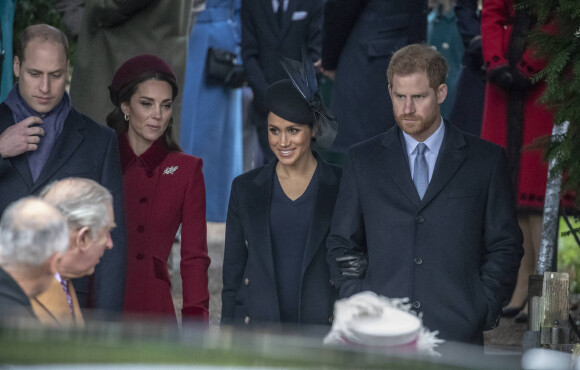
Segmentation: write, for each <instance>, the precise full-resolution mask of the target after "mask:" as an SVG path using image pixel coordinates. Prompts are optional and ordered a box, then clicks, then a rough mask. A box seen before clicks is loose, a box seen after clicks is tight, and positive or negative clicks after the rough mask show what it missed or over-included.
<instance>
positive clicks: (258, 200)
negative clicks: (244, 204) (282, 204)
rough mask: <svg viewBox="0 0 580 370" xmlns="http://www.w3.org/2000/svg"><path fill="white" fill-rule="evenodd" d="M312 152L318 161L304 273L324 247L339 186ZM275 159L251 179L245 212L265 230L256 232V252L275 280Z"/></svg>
mask: <svg viewBox="0 0 580 370" xmlns="http://www.w3.org/2000/svg"><path fill="white" fill-rule="evenodd" d="M313 154H314V156H315V157H316V160H317V161H318V166H319V171H320V174H319V176H320V177H319V185H318V191H317V193H316V200H315V204H314V212H313V216H312V223H311V226H310V231H309V235H308V241H307V244H306V249H305V252H304V259H303V264H302V274H303V275H304V273H305V271H306V269H307V268H308V266H309V265H310V264H311V262H312V260H313V258H314V256H315V255H316V253H317V251H318V249H319V248H322V247H324V244H323V240H324V238H325V236H326V234H327V232H328V228H329V227H330V221H331V218H332V212H333V209H334V202H335V200H336V193H337V188H338V178H337V176H336V175H335V173H334V171H333V170H332V168H331V166H330V165H329V164H328V163H327V162H326V161H325V160H324V159H322V158H321V157H320V156H319V155H318V154H317V153H316V152H313ZM277 163H278V161H277V160H276V159H275V160H273V161H272V162H270V163H268V164H267V165H265V166H264V167H262V169H261V170H259V172H258V174H257V175H256V177H255V178H254V180H253V183H254V184H255V186H256V189H255V190H254V191H252V192H251V194H250V198H249V202H248V204H249V205H250V207H251V209H250V210H249V212H248V213H249V214H252V215H253V216H254V220H253V222H252V223H253V224H254V225H258V227H259V228H260V230H265V232H258V233H257V235H258V237H259V240H258V241H257V242H256V248H258V249H259V253H258V255H260V256H261V257H262V259H263V262H264V265H265V266H266V269H267V271H268V273H269V275H270V278H271V279H272V281H276V274H275V272H274V257H273V255H272V237H271V234H270V227H269V225H270V205H271V203H272V186H273V181H274V176H275V171H276V164H277Z"/></svg>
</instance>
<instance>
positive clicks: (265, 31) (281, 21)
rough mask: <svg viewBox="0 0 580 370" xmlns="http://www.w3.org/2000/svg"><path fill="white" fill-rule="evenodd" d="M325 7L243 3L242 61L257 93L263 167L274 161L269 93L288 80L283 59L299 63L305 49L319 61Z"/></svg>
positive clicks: (313, 0)
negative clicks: (268, 125) (269, 131)
mask: <svg viewBox="0 0 580 370" xmlns="http://www.w3.org/2000/svg"><path fill="white" fill-rule="evenodd" d="M323 6H324V4H323V0H242V11H241V19H242V61H243V64H244V68H245V70H246V75H247V79H248V84H249V85H250V87H251V88H252V92H253V93H254V99H253V101H252V110H251V112H250V117H249V119H250V120H251V121H252V122H253V123H254V124H255V125H256V129H257V132H258V141H259V144H260V147H261V150H262V155H263V163H269V162H270V161H271V160H273V159H274V158H275V156H274V154H273V153H272V151H271V150H270V148H269V145H268V134H267V132H266V114H267V112H266V108H265V101H264V96H265V94H266V89H267V88H268V86H269V85H270V84H272V83H274V82H276V81H279V80H282V79H284V78H286V74H285V72H284V70H283V69H282V67H281V66H280V63H279V62H278V60H279V58H280V57H286V58H291V59H294V60H300V59H301V51H302V45H306V48H307V50H308V53H309V55H310V59H311V60H312V63H314V62H316V61H318V60H319V59H320V47H321V46H320V45H321V42H322V11H323Z"/></svg>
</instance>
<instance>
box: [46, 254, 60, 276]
mask: <svg viewBox="0 0 580 370" xmlns="http://www.w3.org/2000/svg"><path fill="white" fill-rule="evenodd" d="M61 259H62V253H54V254H53V255H52V256H50V257H49V258H48V260H47V261H46V264H47V267H48V269H49V270H50V273H51V274H52V275H54V274H56V272H57V271H58V270H57V266H58V265H59V263H60V260H61Z"/></svg>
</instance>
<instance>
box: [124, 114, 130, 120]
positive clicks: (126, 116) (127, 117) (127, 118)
mask: <svg viewBox="0 0 580 370" xmlns="http://www.w3.org/2000/svg"><path fill="white" fill-rule="evenodd" d="M123 118H125V121H129V116H128V115H126V114H124V113H123Z"/></svg>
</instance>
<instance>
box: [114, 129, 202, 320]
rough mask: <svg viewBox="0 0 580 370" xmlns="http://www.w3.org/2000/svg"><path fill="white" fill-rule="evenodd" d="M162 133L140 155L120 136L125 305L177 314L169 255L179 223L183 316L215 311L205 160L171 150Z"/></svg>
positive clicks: (199, 316) (198, 316)
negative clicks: (125, 241) (211, 303)
mask: <svg viewBox="0 0 580 370" xmlns="http://www.w3.org/2000/svg"><path fill="white" fill-rule="evenodd" d="M163 140H164V139H163V137H162V138H160V139H158V140H157V141H155V142H154V143H153V145H151V147H150V148H149V149H148V150H147V151H146V152H145V153H143V154H142V155H140V156H139V157H137V156H136V155H135V152H134V151H133V149H132V148H131V147H130V146H129V142H128V139H127V134H126V133H125V134H123V135H121V136H120V137H119V149H120V152H121V165H122V169H123V183H124V194H125V209H126V215H127V239H128V249H127V282H126V286H125V303H124V311H125V312H127V313H139V314H152V315H171V316H175V310H174V307H173V300H172V297H171V282H170V279H169V271H168V268H167V260H168V258H169V253H170V251H171V247H172V245H173V242H174V240H175V234H176V232H177V229H178V228H179V225H180V224H182V229H181V279H182V283H183V309H182V315H183V318H188V317H189V318H194V319H200V320H204V321H207V320H208V317H209V311H208V307H209V291H208V273H207V270H208V267H209V263H210V259H209V257H208V254H207V242H206V221H205V185H204V181H203V175H202V172H201V170H202V160H201V159H200V158H197V157H193V156H190V155H186V154H183V153H181V152H170V151H169V150H168V149H167V147H166V146H165V143H164V141H163Z"/></svg>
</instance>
